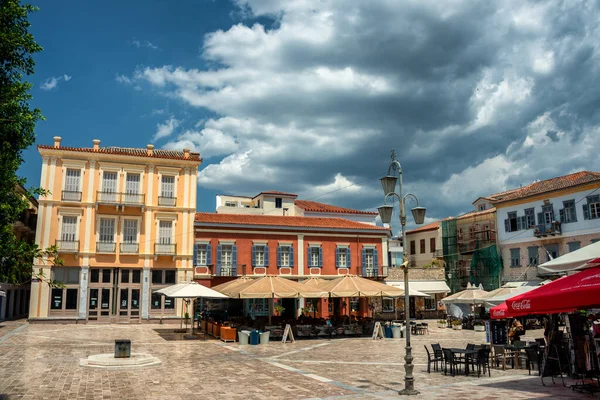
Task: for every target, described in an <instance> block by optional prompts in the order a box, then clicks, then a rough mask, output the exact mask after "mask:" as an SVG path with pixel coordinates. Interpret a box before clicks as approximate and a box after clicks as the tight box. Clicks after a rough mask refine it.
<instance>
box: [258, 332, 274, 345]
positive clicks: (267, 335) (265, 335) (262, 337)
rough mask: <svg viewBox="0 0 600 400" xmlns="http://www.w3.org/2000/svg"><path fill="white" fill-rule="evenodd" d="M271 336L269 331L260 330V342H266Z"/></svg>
mask: <svg viewBox="0 0 600 400" xmlns="http://www.w3.org/2000/svg"><path fill="white" fill-rule="evenodd" d="M270 337H271V331H266V332H262V333H261V334H260V344H268V343H269V338H270Z"/></svg>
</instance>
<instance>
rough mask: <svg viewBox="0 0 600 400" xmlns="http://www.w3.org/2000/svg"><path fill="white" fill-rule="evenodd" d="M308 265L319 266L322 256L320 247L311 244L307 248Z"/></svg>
mask: <svg viewBox="0 0 600 400" xmlns="http://www.w3.org/2000/svg"><path fill="white" fill-rule="evenodd" d="M308 263H309V264H308V266H309V267H315V268H321V265H322V264H321V263H322V258H321V248H320V247H316V246H311V247H309V248H308Z"/></svg>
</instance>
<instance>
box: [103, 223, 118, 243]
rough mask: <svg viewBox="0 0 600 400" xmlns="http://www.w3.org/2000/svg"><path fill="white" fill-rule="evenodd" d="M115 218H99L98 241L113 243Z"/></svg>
mask: <svg viewBox="0 0 600 400" xmlns="http://www.w3.org/2000/svg"><path fill="white" fill-rule="evenodd" d="M114 241H115V220H114V219H112V218H100V242H101V243H114Z"/></svg>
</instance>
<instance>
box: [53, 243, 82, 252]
mask: <svg viewBox="0 0 600 400" xmlns="http://www.w3.org/2000/svg"><path fill="white" fill-rule="evenodd" d="M56 247H57V248H58V251H59V252H61V253H77V252H79V240H57V241H56Z"/></svg>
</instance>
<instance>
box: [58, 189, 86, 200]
mask: <svg viewBox="0 0 600 400" xmlns="http://www.w3.org/2000/svg"><path fill="white" fill-rule="evenodd" d="M60 199H61V200H62V201H77V202H80V201H81V192H74V191H71V190H63V191H62V194H61V196H60Z"/></svg>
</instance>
